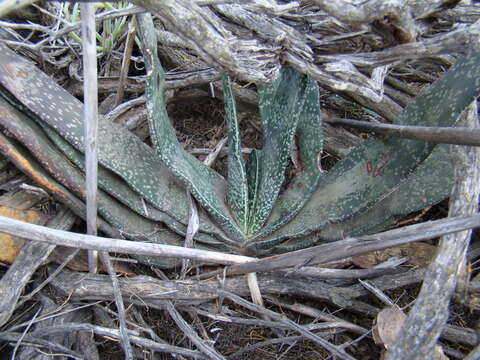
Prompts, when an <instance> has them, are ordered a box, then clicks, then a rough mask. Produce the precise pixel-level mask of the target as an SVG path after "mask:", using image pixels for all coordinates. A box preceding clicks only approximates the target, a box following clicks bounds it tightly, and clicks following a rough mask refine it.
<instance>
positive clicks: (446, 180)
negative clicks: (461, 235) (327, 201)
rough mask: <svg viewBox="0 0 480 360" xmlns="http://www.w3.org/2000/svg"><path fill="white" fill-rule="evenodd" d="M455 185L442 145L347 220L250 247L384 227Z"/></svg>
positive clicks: (266, 250) (289, 245)
mask: <svg viewBox="0 0 480 360" xmlns="http://www.w3.org/2000/svg"><path fill="white" fill-rule="evenodd" d="M452 185H453V166H452V162H451V161H450V156H449V152H448V146H446V145H438V146H436V147H435V149H434V150H433V152H432V153H431V155H430V156H429V157H428V158H427V159H425V161H423V162H422V163H421V164H420V165H419V166H418V167H417V168H416V169H415V170H414V172H413V173H412V174H411V175H410V176H408V177H407V178H406V179H404V180H403V181H402V182H400V183H399V184H397V186H395V188H393V189H392V190H391V191H390V192H389V193H387V194H385V196H384V197H383V198H381V199H379V201H378V202H377V203H376V204H375V205H374V206H372V207H371V208H369V209H368V210H367V211H365V212H362V213H358V214H355V215H354V216H353V217H351V218H349V219H346V220H344V221H339V222H334V223H332V224H329V225H326V226H325V227H323V228H322V229H320V230H319V231H317V232H314V233H312V234H310V235H307V236H306V237H305V238H293V239H288V240H286V241H284V242H282V243H281V244H280V245H278V244H279V243H280V241H271V240H266V241H263V242H257V243H256V244H255V245H253V246H255V248H254V249H253V247H252V248H251V249H249V250H250V251H254V252H255V253H256V254H257V255H268V254H270V253H271V248H272V245H274V244H275V245H277V246H275V252H276V253H281V252H287V251H294V250H298V249H300V248H303V247H306V246H311V245H313V244H315V243H318V242H324V241H335V240H341V239H344V238H346V237H348V236H359V235H364V234H367V233H374V232H377V231H381V230H382V229H384V228H385V227H386V226H389V225H392V224H394V223H395V221H397V220H398V219H401V218H402V217H404V216H405V215H407V214H410V213H412V212H415V211H418V210H421V209H423V208H425V207H428V206H431V205H434V204H436V203H438V202H440V201H442V200H443V199H445V198H446V197H448V196H449V195H450V192H451V188H452Z"/></svg>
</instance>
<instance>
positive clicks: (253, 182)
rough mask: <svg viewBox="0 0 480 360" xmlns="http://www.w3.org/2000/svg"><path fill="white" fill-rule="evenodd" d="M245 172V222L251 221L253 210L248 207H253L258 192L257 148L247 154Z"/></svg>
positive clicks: (258, 166)
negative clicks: (246, 199) (246, 198)
mask: <svg viewBox="0 0 480 360" xmlns="http://www.w3.org/2000/svg"><path fill="white" fill-rule="evenodd" d="M245 168H246V173H247V191H248V209H249V211H248V221H247V224H250V223H251V222H252V217H253V215H254V214H253V212H252V211H250V209H253V208H254V207H255V202H256V201H257V193H258V180H259V178H260V176H259V171H260V165H259V163H258V150H257V149H253V150H252V152H251V153H250V154H249V155H248V158H247V162H246V164H245Z"/></svg>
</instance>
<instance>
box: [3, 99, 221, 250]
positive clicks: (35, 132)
mask: <svg viewBox="0 0 480 360" xmlns="http://www.w3.org/2000/svg"><path fill="white" fill-rule="evenodd" d="M0 111H1V112H2V114H3V116H2V117H0V124H1V125H2V126H3V127H4V128H5V129H7V130H8V131H9V132H10V133H11V134H12V135H14V136H15V139H17V140H18V141H20V142H21V143H22V144H23V145H24V146H25V147H26V148H27V149H29V150H30V152H31V153H32V154H33V155H34V156H35V157H36V158H37V159H38V161H39V162H40V163H41V164H42V166H43V167H44V168H45V169H46V170H47V171H48V173H49V174H50V175H52V176H53V177H54V178H55V179H56V180H57V181H59V182H61V183H62V184H63V185H64V186H66V187H67V188H68V190H69V191H72V192H73V193H74V194H75V195H76V196H77V197H78V198H79V199H84V198H85V191H86V190H85V178H84V173H83V172H82V171H80V169H79V168H77V167H75V166H73V164H72V163H71V162H70V161H68V159H67V158H66V157H65V156H64V154H63V153H62V152H61V151H60V148H59V147H58V146H54V145H57V143H52V142H51V141H50V139H49V137H48V136H47V135H46V134H45V133H44V131H43V129H42V128H41V127H40V126H39V125H37V124H36V123H35V122H34V121H32V120H31V119H30V118H29V117H27V116H26V115H25V114H23V113H21V112H20V111H18V110H17V109H15V108H14V107H13V106H12V105H10V104H9V103H8V102H7V101H5V100H4V99H3V98H2V97H0ZM56 137H58V136H56ZM12 146H13V145H12ZM71 150H72V151H76V150H75V149H71ZM23 156H24V157H25V156H26V155H23ZM82 161H83V160H82ZM80 165H81V166H82V167H83V162H82V163H81V164H80ZM99 170H100V169H99ZM36 171H37V172H38V171H40V170H38V169H37V170H36ZM105 172H106V170H105V169H103V171H101V172H99V173H102V174H103V175H105ZM107 179H109V180H111V177H107ZM114 184H115V185H119V186H121V188H120V190H118V189H117V190H118V191H120V192H121V193H120V194H121V195H123V196H125V199H123V200H124V201H123V203H124V204H125V205H126V206H127V207H128V208H127V207H125V206H123V205H122V204H120V203H118V202H117V200H115V199H114V198H112V197H111V196H109V195H108V194H107V193H105V192H103V191H99V192H98V198H97V200H98V212H99V214H100V215H101V216H102V217H103V218H104V219H105V220H106V221H107V222H108V223H109V224H111V225H112V226H114V227H115V228H117V229H120V230H121V231H122V232H125V233H129V232H132V233H136V234H142V233H143V234H149V233H151V232H154V231H155V228H156V227H157V222H158V221H161V222H163V223H164V224H165V225H167V226H168V227H169V228H171V229H172V230H174V231H176V232H177V233H180V234H185V233H186V227H185V225H183V224H181V223H179V222H177V221H175V220H174V219H172V218H171V217H169V216H168V215H166V214H164V213H162V212H160V211H159V210H157V209H155V208H153V207H152V206H149V207H148V208H147V204H145V208H147V209H148V210H147V211H149V214H148V215H149V216H144V217H149V219H150V220H154V221H153V222H152V221H149V220H147V219H143V217H139V216H138V215H137V214H138V213H139V212H141V211H140V210H141V209H138V210H139V211H137V212H132V211H130V209H131V208H132V207H131V206H132V203H134V202H136V201H140V200H138V199H136V198H135V195H136V194H135V193H133V192H131V190H130V191H129V189H128V188H126V189H125V185H124V184H121V183H118V182H115V183H114ZM108 186H110V184H108ZM122 190H123V191H124V192H122ZM117 195H118V194H117ZM127 197H128V198H129V199H126V198H127ZM69 203H70V204H72V201H71V200H70V201H69ZM82 206H83V205H82ZM136 206H141V205H140V204H137V205H136ZM78 207H79V205H75V207H74V209H78ZM143 211H145V210H143ZM141 215H144V214H141ZM80 216H81V217H83V216H84V214H83V213H81V214H80ZM117 236H118V235H117ZM198 240H199V241H204V242H206V243H209V244H220V242H219V241H218V240H216V239H214V238H213V237H212V236H209V235H207V234H202V235H200V234H199V237H198Z"/></svg>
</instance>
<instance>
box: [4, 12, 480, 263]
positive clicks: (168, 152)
mask: <svg viewBox="0 0 480 360" xmlns="http://www.w3.org/2000/svg"><path fill="white" fill-rule="evenodd" d="M139 28H140V38H141V45H142V51H143V54H144V60H145V64H146V70H147V81H146V87H145V89H146V90H145V92H146V97H147V109H148V117H149V126H150V134H151V139H152V144H153V149H152V148H151V147H149V146H147V145H145V144H144V143H142V142H141V141H140V140H139V139H138V138H137V137H136V136H135V135H133V134H132V133H130V132H129V131H128V130H126V129H124V128H122V127H121V126H119V125H117V124H114V123H111V122H109V121H108V120H105V119H101V120H100V123H99V143H100V145H99V146H100V147H99V165H100V169H99V188H100V192H99V198H98V211H99V215H100V216H101V218H102V221H101V222H100V230H102V231H104V232H106V233H107V234H110V235H112V236H119V235H123V236H124V237H126V238H130V239H133V240H135V239H140V240H149V241H157V242H163V243H168V244H177V245H181V244H182V236H184V235H185V233H186V227H187V225H188V197H187V195H188V194H187V191H188V192H190V193H191V194H192V195H193V196H194V198H195V199H196V200H197V201H198V203H199V204H200V205H201V209H200V210H199V219H200V227H199V232H198V233H197V234H196V236H195V240H196V242H195V246H197V247H200V248H205V249H216V250H220V251H229V252H236V253H243V254H250V255H255V256H264V255H269V254H273V253H278V252H285V251H291V250H294V249H298V248H302V247H307V246H311V245H313V244H316V243H318V242H321V241H333V240H336V239H339V238H342V237H345V236H348V235H352V234H355V235H357V234H362V233H367V232H371V231H376V230H379V229H381V228H382V227H385V226H387V225H389V224H392V223H393V222H395V221H396V220H397V219H399V218H400V217H402V216H404V215H405V214H407V213H410V212H412V211H415V210H419V209H422V208H424V207H426V206H428V205H431V204H434V203H436V202H438V201H440V200H442V199H444V198H445V197H447V196H448V195H449V192H450V188H451V184H452V183H451V182H452V180H451V178H452V177H451V175H452V168H451V164H450V160H449V156H448V148H446V147H445V146H444V145H443V146H440V145H434V144H431V143H424V142H420V141H413V140H404V139H398V138H389V139H381V138H371V139H369V140H367V141H366V142H365V143H364V144H362V145H361V146H359V147H357V148H356V149H354V150H353V151H352V152H351V153H350V154H348V156H346V157H345V158H344V159H342V160H340V161H339V162H338V163H337V164H336V165H335V166H334V167H333V168H332V169H331V170H329V171H328V172H323V171H322V170H321V169H320V167H319V156H320V154H321V151H322V124H321V116H320V102H319V90H318V86H317V83H316V82H315V81H313V80H311V79H309V78H308V77H306V76H304V75H303V74H301V73H299V72H297V71H296V70H294V69H291V68H284V69H282V71H281V73H280V76H279V77H278V78H277V79H276V80H275V81H274V82H273V83H272V84H270V85H267V86H263V87H260V88H259V89H258V95H259V110H260V116H261V121H262V127H263V132H264V146H263V148H262V149H260V150H255V151H253V152H252V153H250V154H249V156H248V158H247V159H245V158H244V157H243V155H242V153H241V152H240V134H239V125H238V119H237V116H236V106H235V99H234V96H233V92H232V89H231V81H230V79H229V78H228V77H227V76H225V77H224V79H223V88H224V99H225V113H226V121H227V125H228V177H227V179H225V178H223V177H222V176H221V175H219V174H218V173H216V172H215V171H214V170H212V169H211V168H209V167H207V166H205V165H204V164H202V163H201V162H199V161H198V160H197V159H196V158H194V157H193V156H192V155H190V154H189V153H187V152H186V151H185V150H184V149H183V148H182V146H181V144H180V143H179V142H178V140H177V138H176V135H175V130H174V128H173V127H172V125H171V123H170V120H169V118H168V114H167V111H166V103H165V74H164V71H163V69H162V66H161V64H160V61H159V59H158V56H157V53H156V44H157V41H156V38H155V32H154V29H153V23H152V20H151V18H150V16H149V15H148V14H143V15H141V16H139ZM477 79H480V53H479V52H474V51H472V52H470V53H469V54H468V55H466V56H462V57H459V59H458V61H457V63H456V65H455V66H454V67H453V68H452V69H451V70H450V71H449V72H448V73H447V74H446V75H445V76H444V77H443V78H441V79H440V80H439V81H437V82H436V83H435V84H434V85H432V86H431V87H430V88H429V89H428V91H427V92H426V93H425V94H423V95H420V96H418V97H417V98H416V99H415V101H414V102H413V103H412V104H410V105H409V106H408V107H407V108H406V109H405V110H404V111H403V113H402V114H401V116H400V117H399V118H398V120H397V122H398V123H399V124H405V125H427V126H453V125H454V124H455V122H456V121H457V118H458V116H459V115H460V113H461V112H462V111H463V110H464V109H465V108H466V107H467V106H468V105H469V104H470V103H471V102H472V101H473V99H474V98H475V96H477V95H478V92H479V84H478V80H477ZM0 84H1V87H0V94H1V95H3V97H0V115H1V116H0V123H1V125H2V127H3V128H4V129H5V130H7V132H6V134H7V135H8V136H4V135H1V134H0V151H2V153H3V154H5V155H6V156H8V157H9V158H10V159H12V161H13V162H15V164H17V166H18V167H19V168H20V169H21V170H22V171H24V172H25V173H27V174H28V175H29V176H31V177H32V178H34V180H35V181H37V183H39V184H40V185H41V186H43V187H44V188H46V189H47V190H48V191H49V192H50V193H52V194H53V195H55V196H56V197H57V198H59V199H60V200H61V201H63V202H65V203H66V204H67V205H69V206H70V207H71V208H72V209H74V210H75V211H76V212H77V213H78V214H79V215H83V206H84V205H83V202H82V201H83V199H84V197H85V189H84V185H83V181H84V180H83V176H84V174H83V154H82V151H83V147H84V141H85V139H84V135H83V123H82V114H83V111H82V104H81V102H80V101H78V100H77V99H75V98H74V97H73V96H72V95H70V94H69V93H68V92H66V91H65V90H64V89H63V88H61V87H60V86H59V85H57V84H56V83H55V82H54V80H53V79H51V78H50V77H48V76H47V75H45V74H44V73H42V72H41V71H40V70H38V69H37V68H36V67H35V66H34V65H33V64H31V63H30V62H28V61H27V60H24V59H22V58H21V57H20V56H19V55H17V54H16V53H15V52H13V51H12V50H10V49H8V47H6V45H3V44H0ZM293 141H296V142H297V144H298V148H299V153H300V158H301V161H302V165H303V171H302V172H301V173H300V174H298V175H297V176H296V177H295V178H293V179H292V180H290V181H289V183H288V184H285V181H286V180H285V170H286V168H287V165H288V161H289V153H290V150H291V146H292V142H293ZM285 185H288V186H286V187H285ZM284 188H285V189H284ZM160 223H161V224H163V225H165V226H166V227H167V228H168V229H170V230H171V232H170V231H165V230H164V229H162V228H161V227H160V226H159V224H160ZM143 260H145V261H149V262H152V263H155V264H157V265H159V266H170V265H172V263H171V262H169V260H168V259H161V260H159V259H155V258H149V257H146V258H144V259H143Z"/></svg>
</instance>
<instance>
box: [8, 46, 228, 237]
mask: <svg viewBox="0 0 480 360" xmlns="http://www.w3.org/2000/svg"><path fill="white" fill-rule="evenodd" d="M0 84H1V85H2V86H3V87H4V90H3V91H0V92H1V93H2V95H5V91H8V95H9V96H13V97H14V99H15V101H16V102H17V104H16V105H18V104H21V107H20V108H21V110H24V107H26V108H28V109H29V111H30V112H31V113H32V114H33V115H35V116H36V117H37V120H38V121H41V122H43V123H46V124H48V125H49V126H50V127H51V128H52V129H53V130H55V131H56V132H57V133H58V134H59V135H61V136H62V137H63V138H64V139H65V140H67V142H68V143H69V144H71V145H73V147H74V148H75V149H77V150H79V151H81V152H83V150H84V134H83V120H82V116H83V104H82V103H80V102H79V101H78V100H77V99H76V98H74V97H73V96H72V95H71V94H69V93H68V92H67V91H65V90H64V89H63V88H62V87H60V86H59V85H57V84H56V83H55V82H54V81H53V79H52V78H50V77H49V76H47V75H46V74H44V73H43V72H41V71H40V70H38V69H37V68H36V67H35V66H34V65H33V64H32V63H30V62H29V61H27V60H25V59H23V58H22V57H20V56H18V55H17V54H16V53H15V52H13V51H12V50H10V49H9V48H8V47H7V46H6V45H4V44H1V43H0ZM0 90H1V89H0ZM98 134H99V136H98V141H99V153H98V159H99V164H100V165H102V166H104V167H105V168H106V169H108V170H110V171H112V172H113V173H114V174H116V175H117V176H119V177H121V178H122V179H123V180H124V181H125V182H126V183H127V184H128V185H129V186H130V187H131V188H132V189H133V190H134V191H135V192H137V193H138V194H140V196H142V197H143V198H144V199H145V200H148V201H149V202H150V203H151V204H152V205H153V206H155V207H157V208H158V209H159V210H161V211H163V212H165V213H166V214H168V215H169V216H171V217H172V218H173V219H174V220H176V221H178V222H180V223H182V224H184V225H186V224H187V223H188V211H187V210H188V209H187V206H186V205H185V204H187V200H186V195H185V188H184V187H183V186H182V185H181V184H179V183H178V181H177V180H176V178H175V177H174V176H173V175H172V174H171V172H170V171H169V170H168V169H167V168H166V167H165V165H164V164H163V163H162V162H161V161H160V160H159V159H158V157H157V156H156V154H155V152H154V151H153V150H152V149H151V148H150V147H148V146H147V145H145V144H144V143H142V142H141V141H140V139H139V138H137V137H136V136H135V135H133V134H132V133H131V132H129V131H128V130H127V129H125V128H123V127H121V126H119V125H117V124H114V123H112V122H110V121H107V120H105V119H103V118H102V117H100V118H99V126H98ZM201 226H203V228H202V227H201V230H202V231H206V232H216V230H215V228H206V226H207V224H205V223H204V224H201ZM230 241H231V240H230Z"/></svg>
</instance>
